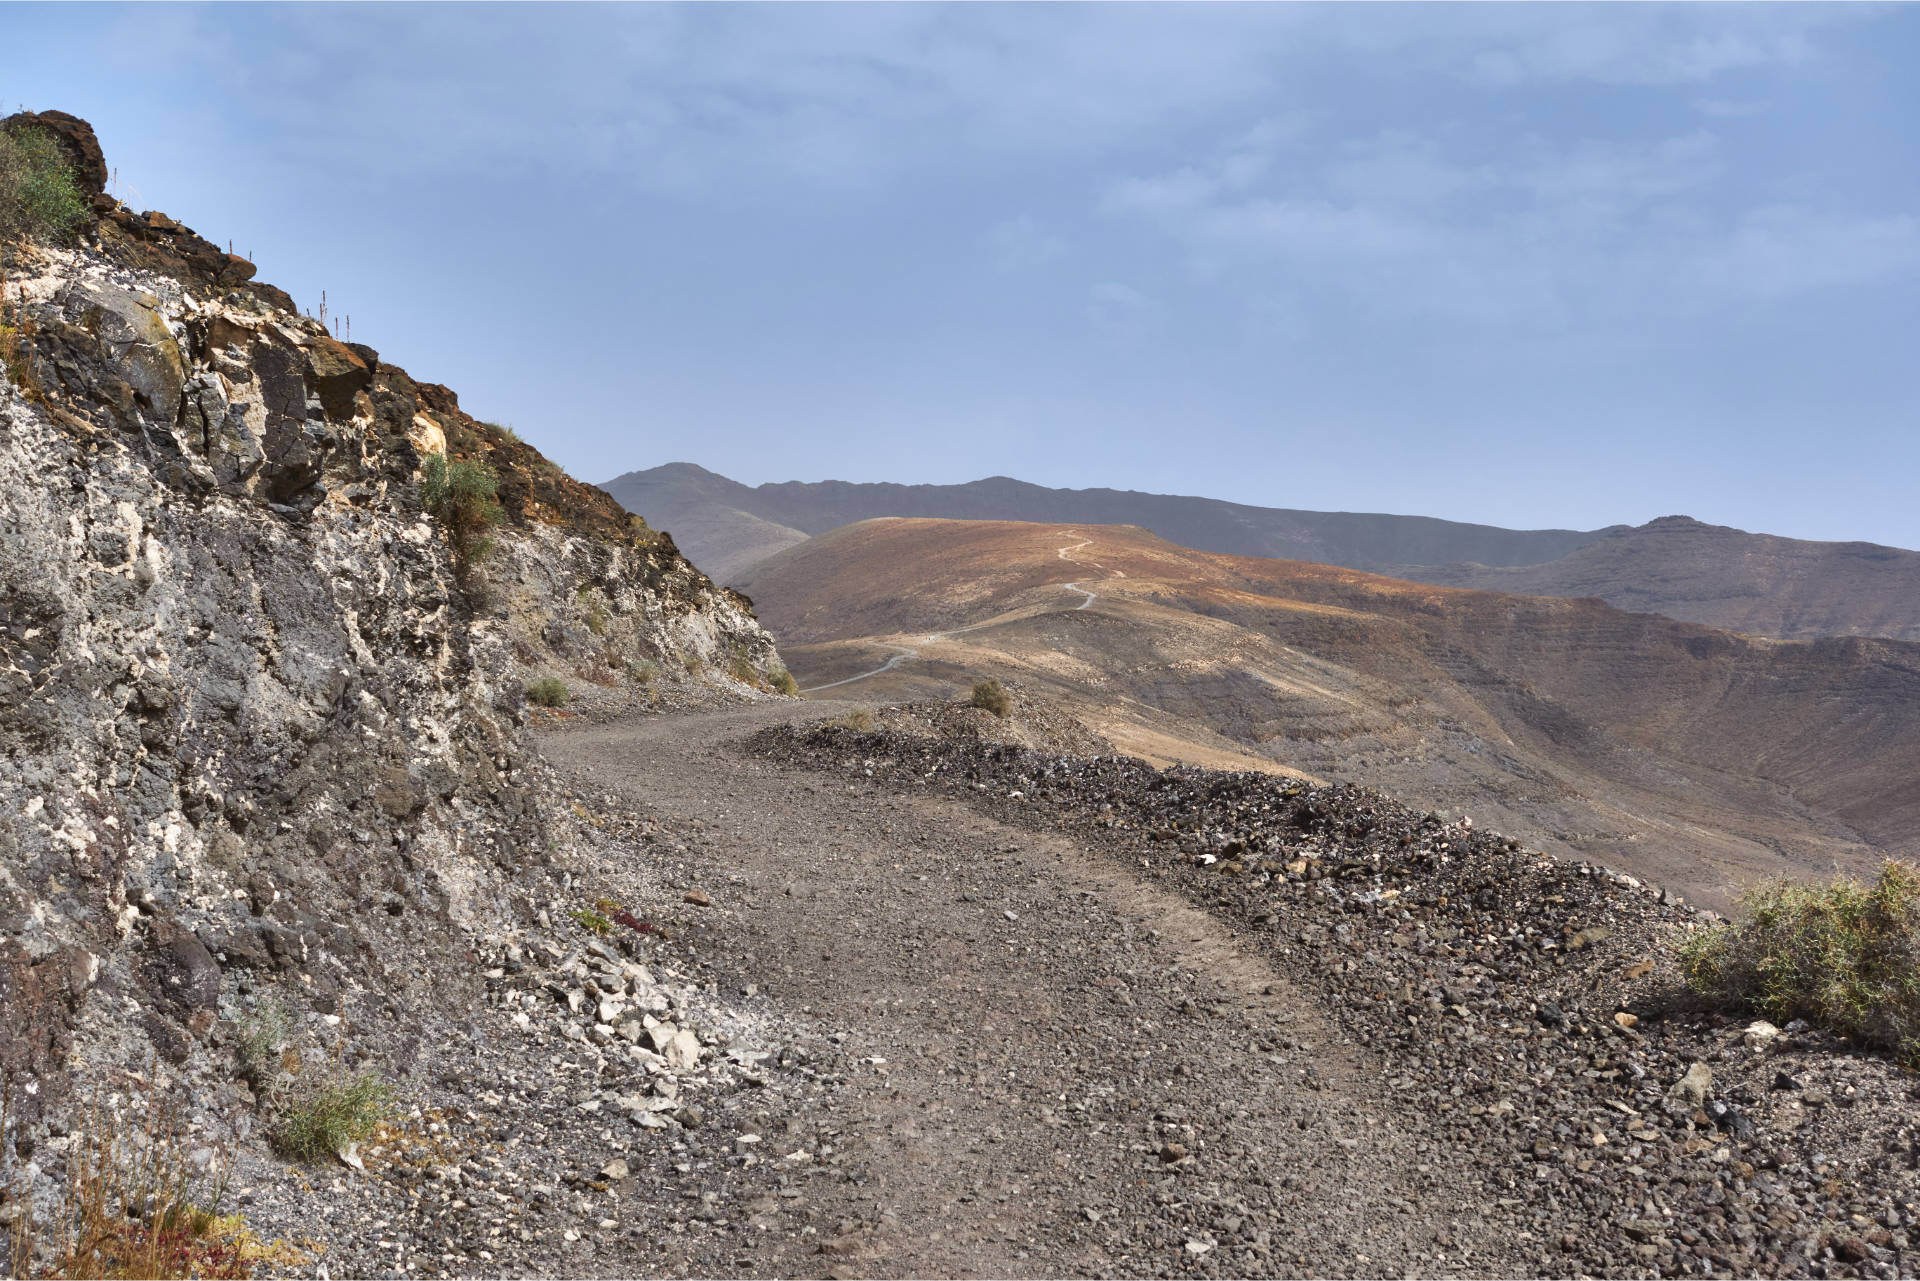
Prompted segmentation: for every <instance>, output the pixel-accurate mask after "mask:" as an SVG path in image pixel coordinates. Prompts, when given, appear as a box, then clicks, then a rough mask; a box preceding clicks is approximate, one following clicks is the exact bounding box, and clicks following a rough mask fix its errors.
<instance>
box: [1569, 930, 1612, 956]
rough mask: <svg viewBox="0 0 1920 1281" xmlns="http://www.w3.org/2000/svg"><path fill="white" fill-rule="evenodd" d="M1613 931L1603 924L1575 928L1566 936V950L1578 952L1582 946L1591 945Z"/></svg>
mask: <svg viewBox="0 0 1920 1281" xmlns="http://www.w3.org/2000/svg"><path fill="white" fill-rule="evenodd" d="M1612 933H1613V931H1612V930H1610V929H1608V928H1607V927H1606V926H1604V925H1589V926H1588V927H1587V928H1586V929H1584V930H1576V931H1574V932H1573V933H1572V934H1569V935H1568V936H1567V951H1569V952H1578V951H1580V950H1581V949H1582V948H1587V947H1592V946H1593V945H1594V944H1595V943H1598V942H1600V940H1602V939H1604V938H1607V937H1608V936H1610V935H1611V934H1612Z"/></svg>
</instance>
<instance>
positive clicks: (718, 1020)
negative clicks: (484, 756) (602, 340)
mask: <svg viewBox="0 0 1920 1281" xmlns="http://www.w3.org/2000/svg"><path fill="white" fill-rule="evenodd" d="M850 710H852V709H851V708H811V709H808V711H809V712H810V713H811V714H812V715H814V716H816V717H818V716H835V717H839V716H844V715H845V714H846V712H848V711H850ZM794 715H795V709H794V707H793V705H792V704H784V705H782V704H766V705H761V706H757V707H747V708H736V709H731V710H724V711H709V712H703V713H697V714H691V715H680V716H654V717H641V718H633V719H628V720H622V721H617V722H612V723H603V724H576V725H572V726H568V727H565V728H560V729H556V730H552V731H549V732H548V733H547V734H546V735H545V736H544V739H543V747H544V748H545V749H546V751H547V752H548V754H549V755H550V756H551V757H552V759H553V760H554V761H555V763H556V765H557V766H558V768H559V770H560V771H561V773H562V775H563V776H564V777H566V778H567V779H569V780H570V782H571V786H572V789H573V804H574V807H575V811H576V814H577V816H578V820H579V841H580V845H581V853H580V854H579V855H578V856H577V857H576V858H575V859H574V860H573V862H572V864H571V865H570V866H568V867H566V868H564V870H558V871H556V873H555V875H556V880H555V881H554V883H553V887H552V889H553V892H552V896H551V902H550V903H549V906H548V911H547V916H546V918H545V922H544V923H542V924H536V925H534V926H530V927H529V928H528V929H527V930H526V931H525V932H524V933H523V934H522V935H520V936H518V937H514V938H504V937H502V938H494V939H476V940H474V948H473V958H474V960H473V963H474V964H475V965H476V966H479V967H482V969H483V972H485V973H486V974H487V975H488V976H489V980H488V983H489V989H490V994H489V998H488V1001H487V1002H486V1003H485V1004H484V1005H483V1006H482V1007H480V1008H478V1009H475V1010H473V1011H471V1012H470V1017H468V1012H466V1011H454V1012H450V1015H452V1016H454V1017H451V1019H450V1026H451V1027H462V1023H461V1021H462V1020H463V1019H464V1021H465V1022H464V1027H463V1028H462V1030H461V1031H460V1032H459V1033H458V1034H454V1035H449V1036H447V1037H446V1038H445V1039H444V1043H442V1044H440V1045H438V1046H437V1048H435V1049H434V1050H433V1051H432V1054H431V1056H430V1057H431V1063H432V1066H431V1068H430V1069H429V1070H428V1071H427V1072H426V1073H425V1074H424V1076H423V1078H422V1081H421V1083H420V1085H419V1086H418V1088H417V1089H416V1090H415V1093H414V1094H413V1095H412V1096H410V1097H409V1099H408V1103H409V1106H410V1107H411V1106H414V1105H417V1106H418V1107H419V1111H418V1113H417V1114H412V1115H403V1116H402V1117H401V1118H400V1124H399V1125H397V1126H396V1127H395V1128H394V1129H393V1130H392V1132H391V1133H390V1135H389V1137H388V1138H387V1139H386V1140H385V1141H382V1142H376V1143H371V1144H368V1145H366V1146H365V1147H364V1148H363V1150H362V1151H361V1152H359V1153H357V1155H358V1156H359V1157H360V1158H361V1160H362V1163H363V1165H364V1166H365V1170H364V1172H362V1171H354V1170H350V1169H348V1168H346V1167H345V1166H342V1165H329V1166H327V1167H325V1168H319V1167H309V1168H300V1167H288V1166H282V1165H279V1164H277V1163H273V1162H269V1161H265V1160H261V1161H258V1162H256V1163H254V1164H252V1165H248V1166H245V1167H243V1168H242V1170H241V1171H240V1176H241V1177H240V1179H239V1180H238V1184H237V1187H238V1191H239V1193H240V1196H241V1198H242V1199H243V1200H245V1201H246V1202H248V1204H247V1205H246V1206H245V1207H244V1208H245V1209H246V1210H247V1213H248V1214H249V1217H250V1219H251V1220H252V1221H253V1223H254V1224H255V1226H256V1229H257V1230H259V1231H261V1232H262V1233H263V1234H267V1235H281V1236H286V1237H288V1238H290V1239H294V1240H299V1239H301V1238H302V1237H305V1238H310V1239H313V1240H316V1241H320V1242H324V1243H325V1244H326V1246H327V1250H326V1252H325V1254H324V1255H318V1256H316V1257H315V1258H314V1259H313V1260H312V1261H310V1262H309V1263H308V1264H306V1265H305V1266H303V1267H300V1268H298V1269H293V1270H297V1271H302V1272H305V1273H307V1274H309V1275H317V1274H318V1273H319V1272H320V1271H321V1270H322V1269H323V1268H324V1269H326V1270H327V1273H328V1275H330V1276H342V1275H386V1276H393V1275H436V1274H441V1273H454V1274H471V1273H510V1274H542V1275H586V1274H592V1275H674V1274H696V1275H748V1276H775V1275H782V1276H784V1275H835V1276H896V1275H992V1276H1056V1275H1069V1274H1071V1275H1089V1274H1096V1275H1195V1276H1233V1275H1280V1276H1287V1275H1317V1276H1381V1275H1396V1276H1399V1275H1422V1276H1426V1275H1553V1276H1560V1275H1580V1274H1585V1275H1682V1274H1690V1275H1730V1274H1740V1275H1751V1274H1767V1275H1776V1274H1777V1275H1816V1276H1817V1275H1872V1276H1894V1275H1901V1274H1904V1273H1906V1272H1910V1271H1911V1270H1912V1268H1913V1259H1914V1256H1913V1255H1912V1254H1911V1253H1909V1252H1908V1238H1907V1236H1906V1233H1907V1231H1908V1227H1909V1224H1910V1223H1911V1222H1912V1221H1913V1217H1914V1216H1915V1215H1916V1214H1920V1206H1915V1205H1914V1204H1913V1203H1914V1202H1915V1201H1916V1200H1920V1176H1916V1174H1915V1172H1914V1165H1915V1154H1916V1152H1920V1148H1916V1147H1915V1144H1914V1136H1913V1132H1912V1130H1911V1128H1910V1121H1909V1114H1910V1111H1911V1108H1912V1091H1911V1087H1910V1085H1909V1078H1907V1077H1905V1076H1903V1075H1902V1074H1900V1073H1898V1072H1897V1071H1896V1070H1894V1069H1893V1068H1892V1067H1891V1066H1890V1065H1888V1064H1886V1063H1884V1062H1882V1061H1880V1060H1878V1059H1875V1058H1873V1057H1871V1056H1868V1055H1863V1054H1860V1053H1858V1052H1856V1051H1853V1050H1852V1049H1851V1048H1850V1047H1847V1046H1844V1045H1838V1044H1834V1043H1831V1042H1829V1041H1826V1040H1823V1039H1822V1038H1820V1037H1818V1036H1816V1035H1814V1034H1812V1033H1810V1032H1808V1031H1806V1030H1803V1029H1798V1028H1794V1029H1788V1030H1786V1031H1781V1032H1778V1033H1776V1034H1768V1033H1767V1032H1766V1031H1765V1030H1764V1029H1763V1030H1760V1031H1757V1032H1753V1033H1749V1032H1748V1030H1747V1021H1745V1020H1739V1021H1733V1022H1725V1021H1716V1020H1713V1019H1708V1018H1696V1017H1693V1016H1689V1015H1686V1014H1684V1013H1682V1012H1680V1011H1679V1010H1678V1009H1677V1008H1676V1007H1674V1006H1672V1004H1671V1002H1670V1000H1669V998H1668V995H1667V993H1668V989H1667V988H1666V987H1665V986H1663V972H1662V970H1661V968H1660V966H1659V965H1658V963H1657V962H1658V960H1659V956H1660V952H1659V950H1658V943H1659V941H1660V940H1661V939H1662V938H1663V937H1665V936H1666V935H1667V934H1670V933H1672V932H1673V931H1676V930H1683V929H1687V928H1691V927H1693V926H1694V925H1695V924H1696V923H1697V920H1696V918H1695V917H1694V916H1693V915H1692V914H1691V913H1690V910H1689V909H1687V908H1685V907H1684V906H1681V905H1678V904H1673V903H1666V902H1662V900H1661V896H1660V895H1659V894H1658V893H1657V892H1656V891H1653V890H1651V889H1649V888H1646V887H1640V886H1637V885H1635V884H1633V883H1632V882H1631V881H1630V880H1626V879H1622V878H1618V877H1616V876H1613V875H1610V874H1608V873H1606V872H1604V871H1602V870H1599V869H1593V868H1581V867H1577V866H1563V865H1556V864H1553V863H1551V862H1548V861H1546V860H1543V859H1541V858H1540V857H1539V856H1538V855H1534V854H1529V853H1527V852H1525V851H1521V850H1518V849H1513V848H1510V847H1509V843H1508V842H1506V841H1504V840H1502V839H1500V838H1498V837H1494V836H1491V835H1488V834H1486V833H1483V832H1478V831H1474V830H1472V829H1471V828H1470V827H1466V826H1463V825H1462V824H1461V823H1460V821H1459V816H1437V815H1436V816H1428V815H1421V814H1412V813H1409V812H1407V811H1404V810H1401V809H1400V808H1398V807H1396V806H1394V805H1393V804H1392V803H1391V802H1389V801H1386V800H1385V799H1384V798H1381V797H1378V796H1375V795H1373V794H1370V793H1365V792H1357V791H1341V790H1335V789H1309V788H1304V787H1298V786H1294V785H1289V784H1287V783H1286V781H1285V780H1275V779H1273V778H1271V777H1258V776H1250V775H1223V774H1201V773H1169V774H1165V775H1162V774H1157V773H1154V772H1152V771H1147V770H1143V769H1141V767H1139V766H1137V765H1134V764H1132V763H1130V762H1120V761H1117V760H1115V759H1114V758H1112V757H1105V758H1101V759H1099V760H1089V759H1088V758H1085V757H1066V756H1054V755H1043V754H1037V753H1034V752H1032V751H1028V750H1024V749H1020V748H1018V747H1014V746H1009V745H1007V744H1005V743H995V742H992V741H988V740H983V739H981V738H980V737H979V736H977V735H974V734H971V733H964V732H961V733H959V734H957V735H956V734H953V733H950V732H941V726H942V725H946V724H947V722H948V721H952V722H953V724H959V723H961V722H963V721H965V720H966V719H967V718H958V720H954V718H948V717H942V716H940V715H933V714H930V715H928V716H926V717H924V718H922V719H923V720H924V722H925V724H926V726H927V727H928V729H929V731H930V732H922V733H917V734H905V733H899V732H892V733H865V732H861V731H859V730H856V729H851V728H846V727H839V728H831V727H830V728H824V729H814V730H804V729H802V730H787V729H779V728H772V727H778V726H780V725H783V724H784V723H786V722H788V721H791V720H793V719H794ZM887 715H888V723H890V724H891V723H895V722H901V718H902V717H909V718H910V717H912V716H913V715H914V713H913V712H911V711H910V710H909V711H898V710H896V711H892V712H889V713H888V714H887ZM855 723H856V724H857V723H860V722H859V720H858V718H856V720H855ZM947 728H948V730H949V731H951V728H952V726H951V725H948V726H947ZM755 731H763V732H761V733H760V734H759V736H758V738H756V739H754V740H753V741H752V743H751V745H749V744H748V742H747V738H748V736H749V735H750V734H752V733H754V732H755ZM596 904H598V905H599V906H598V908H597V909H595V905H596ZM582 909H593V910H598V911H600V912H602V913H603V914H605V915H606V916H607V917H608V918H609V919H610V920H612V919H614V914H615V913H616V912H618V913H624V914H625V916H624V918H623V919H624V921H625V922H627V923H621V924H615V925H614V927H613V930H612V932H611V933H610V934H608V935H606V936H605V937H602V936H601V935H598V934H596V933H594V932H592V931H590V930H588V929H586V928H584V927H583V926H582V925H580V924H579V923H578V922H576V921H575V920H574V919H573V917H572V915H571V914H572V913H573V912H576V911H580V910H582ZM1650 962H1651V963H1652V964H1649V963H1650ZM1620 1015H1625V1017H1617V1016H1620ZM683 1031H684V1032H685V1033H687V1035H686V1036H680V1033H682V1032H683ZM1749 1041H1752V1042H1753V1044H1749ZM616 1163H620V1164H616ZM622 1166H624V1169H623V1168H622Z"/></svg>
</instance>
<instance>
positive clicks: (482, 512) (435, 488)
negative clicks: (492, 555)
mask: <svg viewBox="0 0 1920 1281" xmlns="http://www.w3.org/2000/svg"><path fill="white" fill-rule="evenodd" d="M499 495H500V478H499V477H498V476H497V475H495V474H494V471H493V468H491V467H489V466H487V465H486V464H485V463H483V462H479V461H477V460H474V459H470V458H460V459H455V460H453V461H451V462H449V461H448V459H447V456H446V455H445V454H428V455H427V457H426V461H425V462H423V463H422V464H421V465H420V502H421V504H422V505H423V506H425V507H426V509H427V510H428V511H429V512H432V513H433V515H434V517H435V519H437V520H438V521H439V522H440V524H441V525H442V527H444V528H445V529H446V531H447V542H448V544H449V545H450V546H451V547H452V548H453V559H454V565H455V567H456V568H457V569H458V570H459V571H460V572H461V573H463V574H464V573H465V572H466V570H467V568H468V567H469V566H471V565H474V564H477V563H479V562H480V561H482V560H484V559H486V556H487V553H488V552H490V551H492V550H493V540H492V539H491V538H489V537H488V536H487V531H488V530H489V529H491V528H493V527H494V526H495V525H497V524H499V523H500V522H501V521H502V520H503V519H505V517H506V513H505V512H503V511H502V510H501V509H500V503H499V501H498V499H499Z"/></svg>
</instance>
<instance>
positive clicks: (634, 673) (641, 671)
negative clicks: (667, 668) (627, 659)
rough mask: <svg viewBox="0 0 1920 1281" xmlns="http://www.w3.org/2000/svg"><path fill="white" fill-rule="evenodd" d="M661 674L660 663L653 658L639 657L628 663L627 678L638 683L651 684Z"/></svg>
mask: <svg viewBox="0 0 1920 1281" xmlns="http://www.w3.org/2000/svg"><path fill="white" fill-rule="evenodd" d="M659 674H660V664H658V663H656V662H654V661H653V660H652V659H651V658H639V659H635V660H634V661H633V662H631V663H628V664H627V678H628V679H629V680H631V681H632V682H633V683H634V684H636V685H651V684H653V678H654V677H656V676H658V675H659Z"/></svg>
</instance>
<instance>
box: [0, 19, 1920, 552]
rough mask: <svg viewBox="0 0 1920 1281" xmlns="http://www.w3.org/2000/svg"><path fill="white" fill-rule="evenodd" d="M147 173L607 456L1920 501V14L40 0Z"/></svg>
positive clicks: (1397, 497) (1628, 515)
mask: <svg viewBox="0 0 1920 1281" xmlns="http://www.w3.org/2000/svg"><path fill="white" fill-rule="evenodd" d="M0 47H3V48H5V49H6V50H7V57H6V59H5V64H6V71H5V72H4V78H0V96H4V97H5V98H6V99H7V100H8V101H9V102H10V103H24V104H25V105H27V106H29V107H32V108H44V107H58V108H61V109H64V110H67V111H71V112H74V113H76V114H79V115H83V116H85V117H87V118H88V119H90V120H92V121H93V122H94V124H95V126H96V127H97V128H98V130H99V133H100V136H101V140H102V142H103V144H104V146H105V148H106V152H107V157H108V161H109V163H110V164H112V165H115V166H116V167H117V168H118V171H119V183H120V191H121V194H122V195H123V197H124V198H126V199H127V200H128V201H129V203H133V204H136V205H139V206H142V207H151V208H158V209H164V210H166V211H167V212H168V213H170V214H172V215H173V216H175V217H177V218H179V219H181V220H182V221H184V222H186V223H188V224H189V225H190V226H192V227H194V228H195V229H196V230H198V231H200V232H201V233H202V234H204V235H206V236H208V237H209V238H211V239H214V240H218V241H220V242H222V243H225V242H226V241H227V240H228V239H229V238H231V239H232V240H233V242H234V247H235V248H236V249H238V250H240V251H241V252H242V253H246V252H249V251H251V252H252V253H253V254H254V255H255V256H256V258H257V260H258V262H259V264H260V274H261V277H262V279H265V280H269V281H272V282H274V283H276V284H279V285H281V286H282V287H284V288H286V289H288V290H289V291H291V292H292V293H293V295H294V297H295V298H296V299H298V300H299V302H300V303H301V304H302V305H303V306H311V305H312V304H314V303H316V302H317V301H318V300H319V294H320V291H321V290H322V289H325V290H326V291H327V296H328V300H329V302H330V303H331V304H332V308H333V310H334V311H335V312H336V313H339V312H344V313H347V314H350V315H351V316H352V318H353V337H354V338H355V339H356V340H359V341H364V342H368V343H371V344H372V345H374V346H375V347H378V348H379V349H380V351H381V352H382V354H383V355H384V356H385V357H387V358H388V359H391V360H393V361H394V362H396V363H398V364H401V365H404V366H405V367H406V368H407V369H408V370H409V371H410V372H411V373H412V374H413V375H414V376H415V377H417V378H420V379H423V380H428V381H435V382H444V383H447V384H449V385H451V386H452V387H454V388H455V389H456V390H457V391H458V392H459V393H460V397H461V403H462V404H463V405H464V406H465V407H466V408H467V409H468V410H469V411H471V412H472V413H474V414H476V415H478V416H480V417H483V418H493V419H498V420H501V421H505V422H509V423H511V424H513V425H514V426H515V427H517V428H518V429H519V430H520V432H521V433H522V435H524V436H525V437H527V438H528V439H529V440H531V441H533V442H534V443H535V444H537V445H539V446H540V447H541V448H543V449H545V450H546V451H547V452H548V453H549V454H551V455H552V456H553V457H555V458H556V459H557V460H558V461H559V462H561V463H562V464H563V465H565V466H566V467H567V468H569V469H570V470H572V471H573V472H575V473H576V474H578V475H581V476H583V477H584V478H586V479H590V480H605V479H608V478H610V477H612V476H614V475H615V474H617V473H619V472H622V471H626V470H629V469H633V468H640V467H648V466H652V465H654V464H656V463H661V462H667V461H672V460H676V459H686V460H690V461H693V462H698V463H702V464H704V465H706V466H708V467H711V468H713V469H714V470H716V471H721V472H724V473H726V474H728V475H730V476H733V477H735V478H737V479H740V480H744V481H748V482H753V483H757V482H759V481H764V480H788V479H803V480H817V479H823V478H827V477H837V478H841V479H848V480H899V481H941V482H944V481H961V480H969V479H974V478H977V477H980V476H984V475H990V474H994V473H1005V474H1010V475H1014V476H1019V477H1022V478H1024V479H1029V480H1033V481H1037V482H1040V483H1044V484H1051V485H1070V486H1076V487H1078V486H1090V485H1112V486H1116V487H1120V488H1134V489H1146V490H1155V491H1171V492H1184V493H1198V494H1207V495H1212V496H1217V497H1223V498H1232V499H1236V500H1240V501H1243V502H1250V503H1259V504H1264V505H1277V506H1295V507H1308V508H1318V509H1329V510H1332V509H1347V510H1370V511H1392V512H1418V513H1426V514H1432V515H1438V516H1447V517H1452V518H1456V519H1465V520H1476V521H1485V522H1490V523H1495V524H1503V525H1516V526H1549V525H1554V526H1577V527H1591V526H1597V525H1603V524H1610V523H1613V522H1617V521H1627V522H1639V521H1643V520H1646V519H1649V518H1651V517H1654V516H1659V515H1663V514H1668V513H1674V512H1685V513H1688V514H1691V515H1694V516H1698V517H1700V518H1702V519H1705V520H1711V521H1715V522H1718V523H1724V524H1733V525H1739V526H1742V527H1745V528H1748V529H1761V530H1767V531H1771V532H1777V533H1783V534H1792V535H1797V536H1801V537H1812V538H1867V539H1873V540H1876V541H1881V542H1891V543H1896V544H1901V545H1904V546H1907V547H1920V501H1916V493H1917V492H1920V430H1916V429H1917V428H1920V76H1916V74H1915V68H1916V67H1920V8H1916V7H1913V6H1905V7H1886V8H1880V7H1849V6H1844V5H1820V6H1817V7H1795V6H1786V5H1764V6H1753V7H1746V6H1740V5H1699V6H1688V7H1673V8H1668V7H1659V6H1650V5H1623V6H1596V7H1580V6H1566V5H1538V6H1512V5H1500V6H1490V7H1474V6H1453V5H1448V6H1419V7H1397V6H1383V5H1354V6H1345V7H1315V6H1255V5H1232V6H1219V7H1213V6H1200V5H1183V6H1179V7H1164V8H1162V7H1153V6H1141V5H1128V6H1116V7H1098V6H1086V5H1070V6H1058V7H1024V6H1012V5H982V6H968V7H957V8H940V7H927V6H880V5H852V6H841V7H830V8H813V7H808V6H804V5H794V4H786V5H779V6H764V7H730V6H724V5H711V6H697V7H631V8H629V7H614V6H600V5H596V6H590V7H581V8H564V7H557V6H542V7H539V8H517V7H509V6H485V7H471V8H470V7H463V6H453V5H436V6H430V7H419V8H411V7H384V6H383V7H373V6H365V7H347V6H341V7H326V8H302V7H276V8H249V7H244V6H220V7H212V8H170V7H158V6H154V7H138V8H125V9H119V8H90V7H85V6H80V5H63V6H59V7H49V8H35V7H26V6H18V5H5V6H0Z"/></svg>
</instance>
